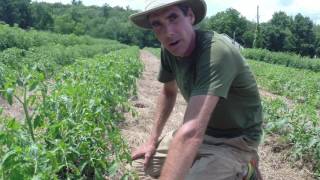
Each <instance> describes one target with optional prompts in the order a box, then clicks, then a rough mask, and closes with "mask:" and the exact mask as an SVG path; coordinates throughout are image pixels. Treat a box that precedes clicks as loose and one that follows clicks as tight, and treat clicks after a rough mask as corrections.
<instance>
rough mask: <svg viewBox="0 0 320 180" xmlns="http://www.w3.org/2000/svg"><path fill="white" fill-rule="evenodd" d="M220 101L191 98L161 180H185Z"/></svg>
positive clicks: (204, 97)
mask: <svg viewBox="0 0 320 180" xmlns="http://www.w3.org/2000/svg"><path fill="white" fill-rule="evenodd" d="M218 100H219V97H217V96H209V95H201V96H194V97H191V99H190V101H189V104H188V107H187V110H186V113H185V116H184V123H183V125H182V126H181V127H180V128H179V129H178V131H177V133H176V134H175V136H174V138H173V140H172V142H171V144H170V147H169V153H168V156H167V159H166V161H165V164H164V167H163V170H162V172H161V176H160V179H161V180H183V179H184V177H185V175H186V174H187V172H188V170H189V168H190V167H191V165H192V163H193V160H194V158H195V157H196V154H197V151H198V149H199V146H200V145H201V143H202V141H203V136H204V134H205V130H206V128H207V125H208V122H209V120H210V116H211V113H212V112H213V110H214V109H215V107H216V104H217V102H218Z"/></svg>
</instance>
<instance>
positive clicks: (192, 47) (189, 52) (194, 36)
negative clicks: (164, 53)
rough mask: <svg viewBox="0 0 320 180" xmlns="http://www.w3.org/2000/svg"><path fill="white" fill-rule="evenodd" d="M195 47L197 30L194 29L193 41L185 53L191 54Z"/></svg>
mask: <svg viewBox="0 0 320 180" xmlns="http://www.w3.org/2000/svg"><path fill="white" fill-rule="evenodd" d="M195 47H196V31H195V30H194V29H193V33H192V34H191V42H190V44H189V47H188V49H187V51H186V53H185V56H190V55H191V54H192V52H193V50H194V48H195Z"/></svg>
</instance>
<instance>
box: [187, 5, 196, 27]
mask: <svg viewBox="0 0 320 180" xmlns="http://www.w3.org/2000/svg"><path fill="white" fill-rule="evenodd" d="M188 17H189V19H190V22H191V24H192V25H193V24H194V22H195V20H196V18H195V15H194V13H193V11H192V9H191V8H189V10H188Z"/></svg>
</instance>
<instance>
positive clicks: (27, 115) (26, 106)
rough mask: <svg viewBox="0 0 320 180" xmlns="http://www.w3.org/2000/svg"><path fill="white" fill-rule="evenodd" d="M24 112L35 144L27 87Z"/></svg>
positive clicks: (24, 96) (25, 88) (24, 94)
mask: <svg viewBox="0 0 320 180" xmlns="http://www.w3.org/2000/svg"><path fill="white" fill-rule="evenodd" d="M22 104H23V110H24V113H25V115H26V121H27V124H28V128H29V132H30V135H31V138H32V141H33V142H35V138H34V134H33V128H32V122H31V120H32V119H31V118H30V116H29V111H28V102H27V86H25V87H24V93H23V103H22Z"/></svg>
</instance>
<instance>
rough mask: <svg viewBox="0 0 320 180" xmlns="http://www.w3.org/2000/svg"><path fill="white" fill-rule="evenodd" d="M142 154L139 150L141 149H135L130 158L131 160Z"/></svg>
mask: <svg viewBox="0 0 320 180" xmlns="http://www.w3.org/2000/svg"><path fill="white" fill-rule="evenodd" d="M143 155H144V153H143V152H141V151H135V152H133V153H132V155H131V158H132V160H136V159H138V158H141V157H143Z"/></svg>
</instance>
